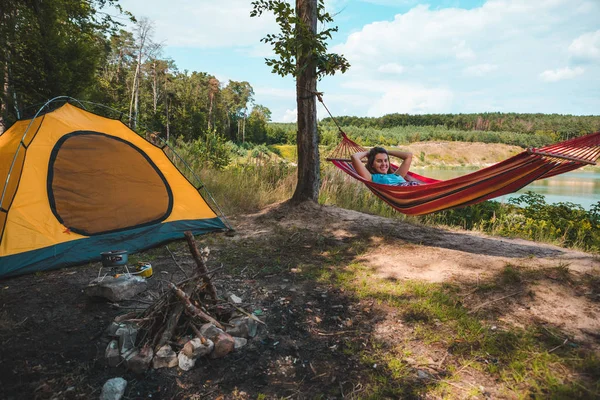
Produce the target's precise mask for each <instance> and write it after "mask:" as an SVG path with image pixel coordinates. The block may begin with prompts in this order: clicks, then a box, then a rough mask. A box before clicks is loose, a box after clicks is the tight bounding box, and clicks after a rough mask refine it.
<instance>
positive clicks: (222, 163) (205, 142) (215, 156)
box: [175, 131, 231, 170]
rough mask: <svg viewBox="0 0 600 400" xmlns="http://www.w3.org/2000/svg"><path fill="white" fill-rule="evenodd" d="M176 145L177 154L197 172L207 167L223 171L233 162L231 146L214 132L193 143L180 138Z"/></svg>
mask: <svg viewBox="0 0 600 400" xmlns="http://www.w3.org/2000/svg"><path fill="white" fill-rule="evenodd" d="M175 145H176V151H177V153H179V155H180V156H181V157H182V158H184V159H185V160H186V161H187V163H188V164H189V165H190V167H191V168H192V169H195V170H202V169H204V168H205V167H209V168H213V169H216V170H222V169H223V168H225V167H226V166H227V165H229V163H230V162H231V151H230V149H231V145H230V144H229V143H228V142H227V140H226V139H225V138H224V137H223V136H222V135H219V134H218V133H217V132H214V131H213V132H211V133H210V134H208V135H206V136H205V137H203V138H199V139H196V140H194V141H191V142H187V141H185V140H184V139H183V138H182V137H178V138H177V141H176V143H175Z"/></svg>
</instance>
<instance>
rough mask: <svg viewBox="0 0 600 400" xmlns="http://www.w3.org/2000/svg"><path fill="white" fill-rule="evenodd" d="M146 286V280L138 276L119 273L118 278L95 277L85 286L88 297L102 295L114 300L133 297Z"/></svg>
mask: <svg viewBox="0 0 600 400" xmlns="http://www.w3.org/2000/svg"><path fill="white" fill-rule="evenodd" d="M147 287H148V284H147V283H146V280H145V279H144V278H142V277H139V276H127V275H121V276H119V277H118V278H113V277H105V278H104V279H102V278H96V279H94V280H93V281H91V282H90V284H89V285H88V286H87V287H86V288H85V294H86V295H87V296H89V297H103V298H105V299H107V300H109V301H112V302H116V301H121V300H127V299H131V298H133V297H134V296H135V295H136V294H138V293H141V292H143V291H144V290H146V288H147Z"/></svg>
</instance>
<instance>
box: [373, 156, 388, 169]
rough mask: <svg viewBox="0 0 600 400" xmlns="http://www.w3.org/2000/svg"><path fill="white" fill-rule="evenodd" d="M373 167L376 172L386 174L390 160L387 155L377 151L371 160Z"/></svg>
mask: <svg viewBox="0 0 600 400" xmlns="http://www.w3.org/2000/svg"><path fill="white" fill-rule="evenodd" d="M373 169H374V170H375V171H377V173H378V174H387V173H388V170H389V169H390V161H389V158H388V155H387V154H385V153H379V154H377V155H375V159H374V160H373Z"/></svg>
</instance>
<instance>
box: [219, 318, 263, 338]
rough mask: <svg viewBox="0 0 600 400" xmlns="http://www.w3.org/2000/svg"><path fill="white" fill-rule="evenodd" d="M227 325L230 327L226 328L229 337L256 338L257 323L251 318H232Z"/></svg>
mask: <svg viewBox="0 0 600 400" xmlns="http://www.w3.org/2000/svg"><path fill="white" fill-rule="evenodd" d="M229 325H232V326H231V327H228V328H226V331H227V333H229V334H230V335H231V336H235V337H242V338H248V337H254V336H256V331H257V329H258V323H257V322H256V321H255V320H253V319H252V318H248V317H242V318H234V319H232V320H231V321H229Z"/></svg>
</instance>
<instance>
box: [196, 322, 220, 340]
mask: <svg viewBox="0 0 600 400" xmlns="http://www.w3.org/2000/svg"><path fill="white" fill-rule="evenodd" d="M220 332H223V330H221V329H219V328H217V327H216V326H214V325H213V324H211V323H208V324H204V325H202V326H201V327H200V333H201V334H202V336H204V337H206V338H209V339H211V340H212V338H214V337H216V336H217V335H218V334H219V333H220Z"/></svg>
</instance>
